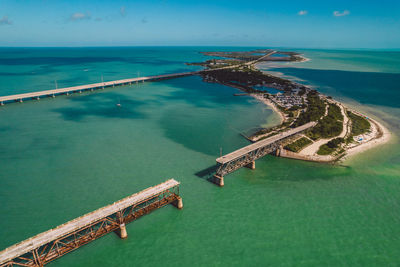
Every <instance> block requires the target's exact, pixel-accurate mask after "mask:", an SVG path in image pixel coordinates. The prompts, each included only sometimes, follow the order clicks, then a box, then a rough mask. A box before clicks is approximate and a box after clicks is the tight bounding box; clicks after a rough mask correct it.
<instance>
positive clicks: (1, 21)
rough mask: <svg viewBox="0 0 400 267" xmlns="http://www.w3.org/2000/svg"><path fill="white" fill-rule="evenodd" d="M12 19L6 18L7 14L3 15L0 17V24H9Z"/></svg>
mask: <svg viewBox="0 0 400 267" xmlns="http://www.w3.org/2000/svg"><path fill="white" fill-rule="evenodd" d="M11 24H12V21H11V20H10V19H9V18H8V16H3V17H2V18H1V19H0V25H11Z"/></svg>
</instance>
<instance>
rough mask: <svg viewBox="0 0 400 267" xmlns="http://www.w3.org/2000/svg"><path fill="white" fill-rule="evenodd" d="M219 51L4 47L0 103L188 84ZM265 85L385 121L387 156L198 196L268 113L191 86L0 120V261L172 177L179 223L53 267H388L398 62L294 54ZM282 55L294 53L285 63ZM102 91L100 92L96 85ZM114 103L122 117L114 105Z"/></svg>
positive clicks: (64, 103) (399, 162)
mask: <svg viewBox="0 0 400 267" xmlns="http://www.w3.org/2000/svg"><path fill="white" fill-rule="evenodd" d="M248 49H251V48H246V47H243V48H229V47H168V48H163V47H135V48H115V47H114V48H113V47H110V48H0V95H8V94H15V93H23V92H30V91H35V90H45V89H53V88H54V87H55V86H56V84H57V86H58V88H61V87H64V86H73V85H81V84H86V83H94V82H99V81H101V79H103V80H104V81H109V80H115V79H121V78H130V77H137V76H138V75H139V76H145V75H156V74H164V73H174V72H181V71H189V70H196V69H199V67H198V66H187V65H185V62H196V61H202V60H205V59H209V57H206V56H203V55H202V54H200V53H199V52H200V51H222V50H225V51H234V50H248ZM293 50H294V51H298V52H301V53H304V55H305V56H306V57H307V58H309V59H311V60H310V61H308V62H303V63H279V64H278V63H268V64H261V65H260V66H259V67H260V68H261V69H263V70H265V71H271V72H274V73H276V74H279V75H282V76H285V77H288V78H290V79H293V80H297V81H301V82H303V83H305V84H308V85H311V86H314V87H315V88H316V89H318V90H320V91H321V92H323V93H325V94H328V95H331V96H333V97H335V98H336V99H339V100H341V101H343V102H344V103H345V104H347V105H349V106H352V107H353V108H357V109H359V110H361V111H363V112H365V113H366V114H368V115H369V116H371V117H373V118H375V119H377V120H378V121H380V122H382V123H383V124H384V125H385V126H387V127H388V129H389V130H390V131H391V132H392V133H393V138H392V140H391V142H390V143H389V144H387V145H383V146H380V147H378V148H375V149H372V150H369V151H368V152H365V153H362V154H360V155H358V156H355V157H353V158H350V159H349V160H347V161H345V162H344V163H342V164H341V165H339V166H333V165H327V164H317V163H311V162H302V161H296V160H290V159H283V158H276V157H273V156H266V157H264V158H263V159H260V160H258V161H256V169H255V170H249V169H246V168H243V169H240V170H239V171H237V172H235V173H232V174H230V175H227V176H226V177H225V187H223V188H219V187H217V186H215V185H213V184H211V183H210V182H208V181H207V179H206V178H207V173H208V172H209V170H210V168H211V167H213V166H214V165H215V159H216V158H217V157H218V156H219V154H220V149H222V151H223V153H228V152H231V151H233V150H235V149H237V148H240V147H241V146H244V145H246V144H248V143H247V141H246V140H244V138H243V137H242V136H241V135H240V133H243V132H248V131H249V130H251V129H254V128H257V127H260V126H262V125H264V126H266V125H267V126H268V125H270V126H271V125H274V124H276V123H277V122H278V121H279V117H278V116H277V114H275V113H273V112H272V110H271V109H269V108H268V107H265V106H264V105H263V104H261V103H259V102H257V101H256V100H254V99H252V98H249V97H246V96H233V94H235V93H237V91H236V89H233V88H230V87H226V86H222V85H218V84H212V83H205V82H202V80H201V78H200V77H198V76H194V77H184V78H179V79H172V80H165V81H159V82H146V83H140V84H138V85H131V86H123V87H115V88H109V89H105V90H101V91H95V92H93V93H82V94H73V95H70V96H60V97H56V98H54V99H53V98H47V99H41V100H40V101H26V102H24V103H13V104H10V105H5V106H3V107H0V152H1V153H0V170H1V171H0V218H1V219H0V250H2V249H4V248H6V247H8V246H10V245H12V244H14V243H16V242H19V241H22V240H24V239H26V238H29V237H31V236H33V235H35V234H38V233H40V232H42V231H46V230H48V229H50V228H52V227H55V226H57V225H59V224H62V223H64V222H66V221H68V220H71V219H74V218H76V217H78V216H80V215H83V214H85V213H87V212H90V211H93V210H95V209H97V208H100V207H102V206H104V205H107V204H110V203H112V202H114V201H116V200H119V199H121V198H123V197H125V196H128V195H130V194H133V193H135V192H138V191H140V190H142V189H144V188H147V187H149V186H153V185H155V184H158V183H161V182H163V181H165V180H166V179H168V178H175V179H176V180H178V181H180V182H181V194H182V197H183V203H184V209H183V210H178V209H176V208H174V207H173V206H167V207H164V208H162V209H159V210H157V211H155V212H153V213H151V214H149V215H147V216H145V217H142V218H140V219H139V220H137V221H135V222H132V223H130V224H129V225H127V231H128V238H127V239H126V240H121V239H119V237H118V236H117V235H115V234H108V235H106V236H104V237H102V238H101V239H99V240H96V241H94V242H92V243H90V244H88V245H86V246H84V247H82V248H80V249H78V250H76V251H74V252H72V253H70V254H68V255H66V256H64V257H62V258H60V259H58V260H56V261H55V262H53V263H51V266H157V265H158V266H322V265H325V266H398V265H399V264H400V259H399V251H400V145H399V142H398V136H399V134H400V64H399V63H400V52H393V51H391V52H385V51H354V50H353V51H345V50H337V51H334V50H304V49H293ZM293 50H292V51H293ZM102 77H103V78H102ZM117 103H121V107H117V106H116V104H117Z"/></svg>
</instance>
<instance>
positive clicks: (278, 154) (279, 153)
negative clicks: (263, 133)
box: [275, 146, 283, 157]
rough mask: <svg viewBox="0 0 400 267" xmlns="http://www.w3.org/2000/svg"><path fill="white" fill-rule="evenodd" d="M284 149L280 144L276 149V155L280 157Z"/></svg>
mask: <svg viewBox="0 0 400 267" xmlns="http://www.w3.org/2000/svg"><path fill="white" fill-rule="evenodd" d="M282 150H283V146H279V148H278V149H277V150H276V154H275V156H277V157H279V156H280V155H281V151H282Z"/></svg>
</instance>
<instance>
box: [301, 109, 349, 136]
mask: <svg viewBox="0 0 400 267" xmlns="http://www.w3.org/2000/svg"><path fill="white" fill-rule="evenodd" d="M342 130H343V114H342V112H341V110H340V107H339V106H337V105H336V104H329V109H328V115H327V116H325V117H324V118H322V119H321V120H319V121H318V124H317V125H316V126H315V127H314V128H312V129H311V130H309V131H308V132H307V136H308V137H309V138H311V139H313V140H317V139H319V138H332V137H335V136H338V135H339V134H340V133H341V132H342Z"/></svg>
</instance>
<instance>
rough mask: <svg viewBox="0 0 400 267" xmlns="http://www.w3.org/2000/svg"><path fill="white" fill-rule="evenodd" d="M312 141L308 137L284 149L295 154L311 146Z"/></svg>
mask: <svg viewBox="0 0 400 267" xmlns="http://www.w3.org/2000/svg"><path fill="white" fill-rule="evenodd" d="M311 143H312V141H311V140H310V139H308V138H306V137H302V138H300V139H297V140H296V141H294V142H293V143H291V144H289V145H287V146H285V147H284V148H285V149H286V150H289V151H293V152H299V151H300V150H301V149H303V148H304V147H305V146H307V145H309V144H311Z"/></svg>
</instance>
